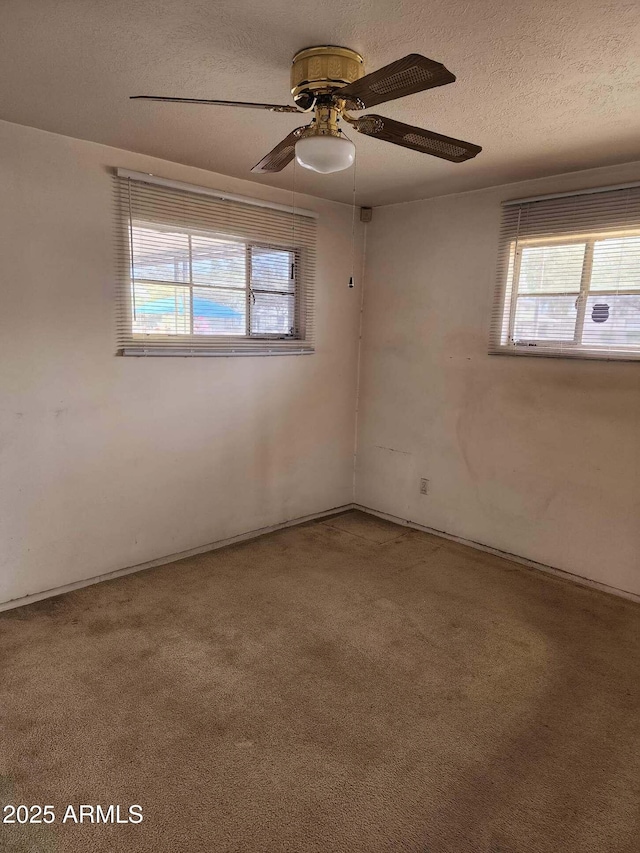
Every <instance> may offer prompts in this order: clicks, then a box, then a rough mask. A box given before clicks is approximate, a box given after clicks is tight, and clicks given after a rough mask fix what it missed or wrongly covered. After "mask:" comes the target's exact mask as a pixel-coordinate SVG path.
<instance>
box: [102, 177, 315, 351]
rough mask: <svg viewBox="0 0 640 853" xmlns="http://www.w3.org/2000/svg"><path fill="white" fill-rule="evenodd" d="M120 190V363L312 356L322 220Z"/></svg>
mask: <svg viewBox="0 0 640 853" xmlns="http://www.w3.org/2000/svg"><path fill="white" fill-rule="evenodd" d="M115 181H116V186H117V200H118V207H119V213H120V216H119V220H118V225H119V240H118V246H119V250H118V258H117V262H118V300H117V302H118V304H117V338H118V340H117V345H118V350H119V352H120V353H122V354H124V355H279V354H303V353H308V352H312V351H313V320H314V317H313V308H314V280H315V265H316V220H315V218H313V217H311V216H308V215H306V216H305V215H299V214H296V213H295V212H292V211H289V210H286V209H282V208H281V207H274V208H271V207H267V206H264V205H262V204H261V205H257V204H256V205H254V204H251V203H250V200H247V201H246V202H244V201H239V200H237V199H229V198H224V197H216V196H214V195H211V194H208V193H207V194H205V193H204V192H198V188H196V187H194V188H193V189H192V190H189V189H183V188H182V187H176V186H167V182H164V183H160V184H156V183H152V182H147V181H144V180H138V179H133V178H130V177H118V176H116V178H115Z"/></svg>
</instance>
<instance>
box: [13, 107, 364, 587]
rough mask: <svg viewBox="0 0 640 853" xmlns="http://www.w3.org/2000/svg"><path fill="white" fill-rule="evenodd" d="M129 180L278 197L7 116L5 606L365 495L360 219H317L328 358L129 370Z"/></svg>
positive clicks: (320, 324)
mask: <svg viewBox="0 0 640 853" xmlns="http://www.w3.org/2000/svg"><path fill="white" fill-rule="evenodd" d="M114 166H122V167H125V168H130V169H137V170H142V171H149V172H155V173H156V174H160V175H163V176H166V177H169V178H174V179H177V180H182V181H188V182H191V183H195V184H201V185H206V186H212V187H215V188H218V189H223V190H228V191H231V192H237V193H241V194H244V195H252V196H259V197H262V198H269V199H272V200H274V201H278V202H281V203H290V201H291V193H289V192H284V191H280V190H273V189H270V188H267V187H262V186H258V185H257V184H255V183H248V182H245V181H240V180H237V179H233V178H229V177H225V176H222V175H216V174H213V173H210V172H205V171H201V170H197V169H193V168H189V167H186V166H180V165H177V164H175V163H168V162H164V161H162V160H156V159H153V158H150V157H145V156H141V155H137V154H133V153H130V152H125V151H120V150H116V149H113V148H108V147H105V146H101V145H96V144H93V143H88V142H82V141H78V140H74V139H69V138H66V137H62V136H57V135H54V134H50V133H45V132H42V131H38V130H33V129H31V128H26V127H21V126H18V125H12V124H8V123H6V122H0V280H1V282H2V300H1V302H0V310H1V334H0V395H1V405H0V410H1V411H0V483H1V489H0V537H1V549H0V602H3V601H7V600H9V599H13V598H17V597H20V596H23V595H27V594H29V593H35V592H41V591H44V590H48V589H51V588H55V587H57V586H60V585H63V584H68V583H72V582H75V581H79V580H82V579H86V578H89V577H93V576H95V575H97V574H101V573H106V572H109V571H113V570H116V569H120V568H124V567H127V566H132V565H135V564H138V563H141V562H146V561H149V560H152V559H155V558H158V557H163V556H166V555H170V554H174V553H176V552H180V551H183V550H186V549H190V548H195V547H198V546H201V545H205V544H207V543H210V542H214V541H216V540H220V539H225V538H227V537H231V536H234V535H237V534H240V533H243V532H247V531H250V530H254V529H257V528H260V527H263V526H266V525H271V524H276V523H279V522H283V521H286V520H289V519H292V518H297V517H300V516H304V515H306V514H309V513H314V512H319V511H322V510H326V509H328V508H330V507H335V506H340V505H343V504H345V503H348V502H350V501H351V500H352V476H353V472H352V465H353V437H354V428H355V427H354V404H355V381H356V348H357V327H358V319H359V309H360V294H359V292H358V290H349V289H348V287H347V284H348V280H349V275H350V272H351V270H350V263H351V246H350V241H351V209H350V208H349V207H347V206H344V205H340V204H335V203H332V202H326V201H321V200H319V199H312V198H310V197H298V199H297V203H298V204H300V206H305V207H311V208H314V209H316V210H318V211H319V212H320V220H319V237H318V279H317V327H316V330H317V333H316V340H317V352H316V354H315V355H311V356H298V357H295V356H281V357H271V358H236V359H234V358H162V359H158V358H156V359H152V358H150V359H136V358H121V357H116V356H114V354H113V353H114V349H115V332H114V322H115V321H114V316H115V315H114V304H113V299H114V297H113V289H114V255H115V248H114V235H115V200H114V195H113V186H112V178H111V177H110V174H109V170H111V169H112V168H113V167H114Z"/></svg>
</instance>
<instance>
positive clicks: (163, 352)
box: [117, 345, 315, 358]
mask: <svg viewBox="0 0 640 853" xmlns="http://www.w3.org/2000/svg"><path fill="white" fill-rule="evenodd" d="M314 352H315V350H314V349H313V347H311V346H308V345H307V346H298V347H287V348H285V347H281V348H278V347H269V346H262V347H255V348H254V347H251V348H246V349H242V348H237V347H236V348H234V347H224V348H223V347H219V348H216V349H210V350H207V349H198V348H195V347H194V348H190V347H184V348H179V347H144V346H138V347H122V348H121V349H119V350H118V353H117V354H118V355H121V356H129V357H131V356H133V357H135V358H235V357H236V356H240V357H243V358H247V357H251V356H254V357H256V356H259V357H263V356H275V355H313V353H314Z"/></svg>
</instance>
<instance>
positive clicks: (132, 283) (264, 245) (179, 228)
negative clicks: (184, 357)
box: [128, 218, 305, 355]
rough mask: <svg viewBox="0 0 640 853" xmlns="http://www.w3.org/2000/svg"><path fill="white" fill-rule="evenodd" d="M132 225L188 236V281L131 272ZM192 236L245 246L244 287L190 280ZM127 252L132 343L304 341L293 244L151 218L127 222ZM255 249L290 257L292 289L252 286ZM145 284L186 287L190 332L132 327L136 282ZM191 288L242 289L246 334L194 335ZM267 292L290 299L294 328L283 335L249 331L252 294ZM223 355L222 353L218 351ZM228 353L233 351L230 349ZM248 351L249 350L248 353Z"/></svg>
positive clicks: (296, 249)
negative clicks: (291, 299)
mask: <svg viewBox="0 0 640 853" xmlns="http://www.w3.org/2000/svg"><path fill="white" fill-rule="evenodd" d="M135 228H146V229H148V230H156V231H159V232H162V231H165V232H168V233H174V234H175V233H181V234H184V235H185V236H187V238H188V273H189V280H188V281H177V280H173V281H169V280H167V281H163V280H161V279H150V278H149V279H147V278H137V277H136V276H135V275H134V270H135V258H134V247H133V235H134V229H135ZM193 236H201V237H206V238H210V239H217V240H223V241H225V242H229V243H236V244H238V245H241V246H244V251H245V277H244V287H231V286H228V285H227V286H225V285H224V284H222V285H218V284H216V285H207V284H198V283H197V282H195V281H194V279H193V249H192V238H193ZM128 239H129V253H130V257H131V269H130V274H129V299H128V309H129V317H128V325H129V328H130V333H131V339H132V341H133V342H134V345H142V346H148V347H150V348H161V347H162V346H163V345H164V344H166V342H167V338H170V339H171V342H172V343H175V342H178V341H180V338H181V337H184V339H185V347H186V348H189V346H190V344H193V340H194V339H196V340H200V341H203V342H206V341H211V342H212V343H213V342H215V343H217V344H221V343H224V344H228V346H229V347H230V348H233V345H234V344H239V343H240V342H243V343H246V342H247V341H255V342H256V343H259V342H260V341H266V342H269V341H301V342H304V341H305V327H304V321H305V318H304V316H303V313H304V312H303V309H302V305H301V302H302V300H301V298H300V295H301V287H302V283H301V275H300V270H301V261H302V249H301V247H299V246H292V245H290V244H275V243H273V242H268V241H261V240H252V239H247V238H244V237H240V236H237V235H233V234H229V233H225V232H220V231H208V230H204V229H197V228H189V227H185V226H184V225H180V224H178V223H176V224H175V225H173V224H168V223H166V222H158V221H156V220H153V219H142V218H136V219H135V220H132V221H131V222H130V227H129V235H128ZM254 249H272V250H273V251H275V252H286V253H288V254H289V255H290V257H291V258H292V262H291V266H292V269H293V278H291V277H290V278H289V281H290V282H291V284H292V290H291V291H290V292H288V291H276V290H266V289H262V288H254V287H253V286H252V285H253V276H252V273H253V250H254ZM137 284H140V285H146V286H151V287H157V286H160V287H161V286H166V287H181V288H184V289H185V290H188V304H189V331H188V332H186V333H179V332H176V333H175V334H171V333H162V332H141V331H135V330H134V322H135V310H136V308H135V296H136V294H135V288H136V285H137ZM194 288H203V289H204V288H207V289H210V290H211V292H216V291H222V292H226V293H239V292H244V296H245V334H244V335H222V334H211V335H207V334H201V335H199V334H197V333H196V332H194V331H193V323H194V316H193V291H194ZM256 292H258V293H268V294H270V295H277V296H289V295H290V296H291V298H293V319H294V325H293V327H292V329H293V331H292V332H290V333H288V334H286V333H282V332H271V333H253V332H252V331H251V326H252V313H251V309H252V305H254V304H255V293H256ZM200 354H202V355H205V354H207V352H206V349H204V350H202V351H201V352H200ZM220 354H222V353H220ZM228 354H233V352H230V353H228ZM248 354H251V353H248Z"/></svg>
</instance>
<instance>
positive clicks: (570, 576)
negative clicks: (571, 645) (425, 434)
mask: <svg viewBox="0 0 640 853" xmlns="http://www.w3.org/2000/svg"><path fill="white" fill-rule="evenodd" d="M350 509H358V510H360V511H361V512H366V513H368V514H369V515H375V516H377V517H378V518H383V519H385V520H386V521H391V522H393V523H394V524H399V525H401V526H403V527H411V528H412V529H414V530H420V531H422V532H423V533H430V534H431V535H432V536H440V537H441V538H442V539H449V540H451V541H452V542H459V543H460V544H461V545H468V546H469V547H470V548H475V549H476V550H477V551H484V552H486V553H487V554H495V556H496V557H503V558H504V559H505V560H511V562H512V563H519V564H520V565H522V566H526V567H527V568H530V569H537V570H538V571H541V572H546V573H547V574H551V575H555V576H557V577H561V578H564V579H565V580H568V581H571V582H573V583H577V584H580V585H581V586H586V587H589V588H590V589H597V590H599V591H600V592H605V593H609V594H610V595H617V596H619V597H621V598H626V599H629V600H630V601H635V602H636V603H638V604H640V595H638V594H637V593H635V592H630V591H628V590H624V589H618V588H617V587H615V586H609V585H608V584H605V583H600V582H599V581H594V580H591V579H590V578H585V577H582V575H576V574H574V573H573V572H567V571H565V570H564V569H556V568H554V567H553V566H547V565H545V564H544V563H537V562H535V560H528V559H527V558H526V557H520V556H518V555H517V554H510V553H509V552H508V551H501V550H500V549H499V548H492V547H491V546H490V545H484V544H483V543H482V542H474V541H473V540H472V539H465V538H463V537H462V536H456V535H455V534H453V533H447V532H446V531H444V530H436V529H434V528H432V527H427V526H426V525H424V524H418V523H417V522H415V521H410V520H409V519H406V518H399V517H398V516H396V515H391V514H390V513H387V512H380V511H379V510H377V509H373V508H372V507H367V506H363V505H362V504H357V503H350V504H344V505H342V506H338V507H333V508H332V509H327V510H324V511H323V512H316V513H312V514H311V515H304V516H300V517H298V518H292V519H290V520H289V521H283V522H281V523H279V524H272V525H270V526H269V527H260V528H258V529H257V530H250V531H249V532H247V533H240V534H239V535H238V536H231V537H230V538H228V539H219V540H217V541H216V542H209V543H208V544H207V545H200V546H198V547H197V548H190V549H189V550H188V551H180V552H178V553H176V554H169V555H168V556H166V557H158V558H157V559H155V560H149V561H148V562H146V563H138V564H137V565H135V566H127V567H126V568H123V569H116V570H115V571H113V572H107V573H106V574H102V575H95V576H94V577H91V578H87V579H86V580H81V581H75V582H74V583H69V584H65V585H63V586H58V587H53V588H52V589H48V590H45V591H43V592H34V593H32V594H30V595H25V596H22V597H21V598H14V599H13V600H11V601H6V602H3V603H0V613H2V612H3V611H5V610H12V609H13V608H15V607H24V606H25V605H27V604H32V603H33V602H35V601H42V600H43V599H45V598H53V597H54V596H56V595H63V594H64V593H65V592H73V590H74V589H82V588H83V587H85V586H92V585H93V584H96V583H102V581H108V580H113V579H114V578H120V577H124V576H125V575H131V574H133V573H134V572H142V571H144V570H145V569H152V568H155V567H156V566H164V565H166V564H167V563H175V562H176V561H177V560H183V559H185V557H193V556H195V555H196V554H205V553H206V552H207V551H216V550H217V549H218V548H225V547H226V546H227V545H235V544H236V543H237V542H245V541H247V540H249V539H256V538H257V537H258V536H264V535H265V534H266V533H274V532H276V531H277V530H284V529H285V528H287V527H295V526H296V525H298V524H304V523H305V522H308V521H315V520H317V519H319V518H327V517H329V516H331V515H338V514H339V513H341V512H347V511H348V510H350Z"/></svg>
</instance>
